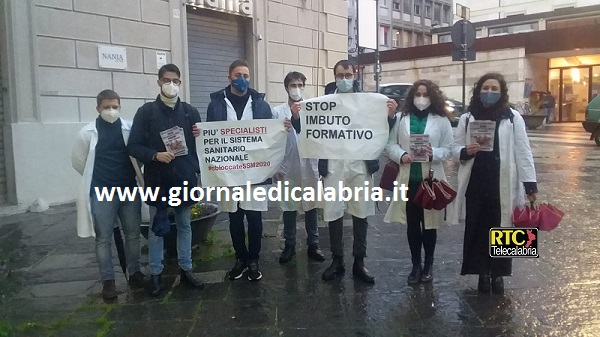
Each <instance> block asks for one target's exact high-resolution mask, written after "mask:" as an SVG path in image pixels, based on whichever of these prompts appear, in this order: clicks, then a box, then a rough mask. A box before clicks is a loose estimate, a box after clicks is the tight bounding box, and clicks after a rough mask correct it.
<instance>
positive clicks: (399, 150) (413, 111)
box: [384, 80, 453, 284]
mask: <svg viewBox="0 0 600 337" xmlns="http://www.w3.org/2000/svg"><path fill="white" fill-rule="evenodd" d="M398 118H399V121H398V122H397V123H396V124H395V125H394V127H393V128H392V130H391V132H390V137H389V141H388V145H387V146H386V155H387V157H388V158H390V159H391V160H393V161H395V162H397V163H398V164H400V170H399V172H398V176H397V177H396V181H397V182H398V186H400V185H401V184H407V185H408V193H407V196H408V202H406V201H402V200H397V201H392V203H391V205H390V207H389V208H388V210H387V213H386V214H385V219H384V221H385V222H388V223H389V222H399V223H403V224H407V230H406V234H407V237H408V244H409V246H410V253H411V259H412V264H413V266H412V270H411V272H410V275H409V276H408V283H409V284H416V283H418V282H420V281H421V282H431V280H432V279H433V274H432V267H433V254H434V251H435V244H436V240H437V232H436V229H437V228H438V227H439V225H440V224H441V222H442V221H443V219H444V213H443V210H441V211H439V210H427V209H423V208H422V207H420V206H418V205H417V204H415V203H413V200H414V198H415V194H416V192H417V190H418V188H419V185H420V184H421V182H422V181H423V178H426V177H427V176H428V175H429V170H430V168H431V169H432V170H433V177H434V178H437V179H438V180H446V174H445V172H444V167H443V165H442V162H443V161H444V160H447V159H450V158H451V156H452V143H453V137H452V126H451V125H450V121H449V120H448V118H447V115H446V110H445V102H444V98H443V95H442V92H441V91H440V89H439V88H438V86H437V85H435V84H434V83H433V82H431V81H429V80H419V81H417V82H415V83H414V84H413V86H412V87H411V89H410V90H409V92H408V94H407V97H406V102H405V104H404V112H403V113H402V116H401V117H398ZM411 135H413V136H414V135H428V136H429V145H428V146H426V152H427V154H428V157H429V160H428V161H426V162H416V161H415V160H413V159H416V158H414V157H415V156H414V155H415V153H414V152H415V151H414V150H413V151H411ZM413 138H414V137H413ZM413 149H414V146H413ZM417 153H418V151H417ZM421 246H422V247H423V248H424V250H425V263H424V266H423V267H422V266H421Z"/></svg>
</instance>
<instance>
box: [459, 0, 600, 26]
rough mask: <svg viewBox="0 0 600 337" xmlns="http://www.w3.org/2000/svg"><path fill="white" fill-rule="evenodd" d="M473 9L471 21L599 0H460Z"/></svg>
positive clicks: (571, 6) (590, 4)
mask: <svg viewBox="0 0 600 337" xmlns="http://www.w3.org/2000/svg"><path fill="white" fill-rule="evenodd" d="M456 2H458V3H460V4H461V5H463V6H466V7H469V9H470V10H471V17H470V19H469V20H470V21H471V22H480V21H488V20H496V19H503V18H506V17H511V16H516V15H531V14H536V13H547V12H552V11H554V10H556V9H561V8H577V7H585V6H592V5H597V4H598V1H597V0H498V1H481V0H458V1H456Z"/></svg>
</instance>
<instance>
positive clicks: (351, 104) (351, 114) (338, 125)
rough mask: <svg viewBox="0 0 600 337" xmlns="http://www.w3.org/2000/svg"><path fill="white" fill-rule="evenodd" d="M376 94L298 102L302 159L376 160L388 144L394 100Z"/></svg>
mask: <svg viewBox="0 0 600 337" xmlns="http://www.w3.org/2000/svg"><path fill="white" fill-rule="evenodd" d="M391 101H392V102H393V103H392V102H390V100H388V98H387V97H386V96H384V95H381V94H376V93H351V94H334V95H327V96H322V97H317V98H313V99H309V100H306V101H303V102H301V104H300V106H301V108H300V112H299V115H300V123H301V125H302V127H301V129H302V130H301V132H300V135H299V136H300V137H299V151H300V156H301V157H302V158H318V159H342V160H371V159H377V158H378V157H379V156H380V155H381V153H382V152H383V150H384V148H385V145H386V144H387V141H388V134H389V125H388V120H387V117H390V116H393V115H394V114H395V110H396V107H397V105H394V103H395V101H393V100H391Z"/></svg>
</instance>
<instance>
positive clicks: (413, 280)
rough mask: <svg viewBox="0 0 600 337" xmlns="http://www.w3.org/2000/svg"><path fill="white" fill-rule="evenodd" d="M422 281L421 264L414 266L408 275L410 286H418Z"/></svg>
mask: <svg viewBox="0 0 600 337" xmlns="http://www.w3.org/2000/svg"><path fill="white" fill-rule="evenodd" d="M420 280H421V263H420V262H419V263H416V264H413V267H412V270H411V271H410V274H409V275H408V280H407V282H408V284H417V283H419V281H420Z"/></svg>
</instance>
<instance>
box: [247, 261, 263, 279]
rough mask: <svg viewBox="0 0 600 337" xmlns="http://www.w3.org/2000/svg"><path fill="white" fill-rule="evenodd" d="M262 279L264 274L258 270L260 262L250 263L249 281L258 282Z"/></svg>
mask: <svg viewBox="0 0 600 337" xmlns="http://www.w3.org/2000/svg"><path fill="white" fill-rule="evenodd" d="M261 278H262V273H261V272H260V269H258V261H250V263H249V264H248V281H258V280H260V279H261Z"/></svg>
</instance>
